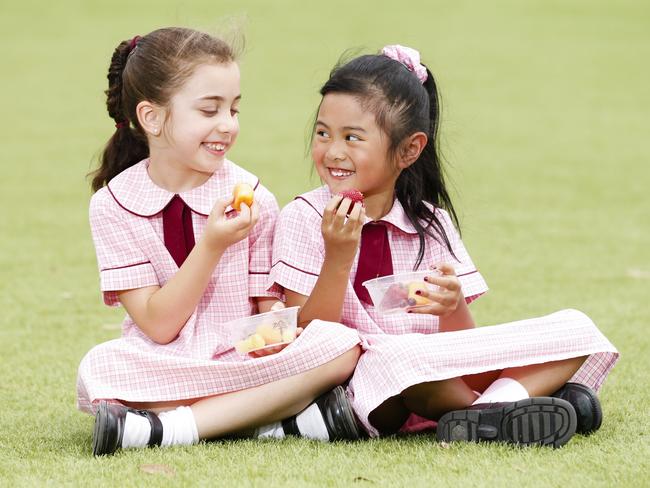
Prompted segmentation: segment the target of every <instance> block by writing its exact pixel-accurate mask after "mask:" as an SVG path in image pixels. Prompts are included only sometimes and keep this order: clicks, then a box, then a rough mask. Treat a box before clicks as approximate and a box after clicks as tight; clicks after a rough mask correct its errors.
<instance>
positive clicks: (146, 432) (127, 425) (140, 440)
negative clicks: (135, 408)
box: [122, 412, 151, 449]
mask: <svg viewBox="0 0 650 488" xmlns="http://www.w3.org/2000/svg"><path fill="white" fill-rule="evenodd" d="M150 437H151V424H150V423H149V419H147V417H143V416H142V415H138V414H137V413H131V412H127V413H126V419H125V420H124V435H123V437H122V449H128V448H129V447H145V446H146V445H147V444H148V443H149V438H150Z"/></svg>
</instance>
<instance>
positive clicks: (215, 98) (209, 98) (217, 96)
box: [198, 95, 241, 102]
mask: <svg viewBox="0 0 650 488" xmlns="http://www.w3.org/2000/svg"><path fill="white" fill-rule="evenodd" d="M198 100H199V101H201V100H215V101H217V102H223V101H225V100H226V99H225V98H224V97H222V96H220V95H206V96H205V97H201V98H199V99H198ZM239 100H241V95H237V96H236V97H235V100H234V101H235V102H237V101H239Z"/></svg>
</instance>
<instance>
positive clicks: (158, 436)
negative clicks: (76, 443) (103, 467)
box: [93, 400, 163, 456]
mask: <svg viewBox="0 0 650 488" xmlns="http://www.w3.org/2000/svg"><path fill="white" fill-rule="evenodd" d="M129 412H131V413H134V414H137V415H141V416H143V417H146V418H147V419H148V420H149V423H150V424H151V437H150V439H149V444H148V445H149V446H159V445H160V443H161V442H162V434H163V429H162V423H161V422H160V419H159V418H158V416H157V415H156V414H155V413H153V412H149V411H147V410H136V409H134V408H129V407H125V406H124V405H120V404H118V403H109V402H107V401H106V400H101V401H100V402H99V407H98V409H97V414H95V428H94V431H93V455H94V456H106V455H108V454H113V453H114V452H115V451H117V450H118V449H120V448H121V447H122V439H123V438H124V422H125V420H126V414H127V413H129Z"/></svg>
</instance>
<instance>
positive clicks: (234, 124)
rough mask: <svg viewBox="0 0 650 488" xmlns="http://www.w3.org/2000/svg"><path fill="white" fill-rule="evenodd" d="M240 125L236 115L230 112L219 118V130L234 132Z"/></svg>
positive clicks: (226, 132)
mask: <svg viewBox="0 0 650 488" xmlns="http://www.w3.org/2000/svg"><path fill="white" fill-rule="evenodd" d="M238 127H239V121H238V120H237V117H236V116H235V115H232V114H231V113H230V112H228V113H227V114H224V115H223V116H222V117H220V118H219V122H218V124H217V130H218V131H219V132H221V133H223V134H232V133H233V132H235V131H236V130H237V128H238Z"/></svg>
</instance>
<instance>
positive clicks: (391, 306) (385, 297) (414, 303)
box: [363, 270, 440, 313]
mask: <svg viewBox="0 0 650 488" xmlns="http://www.w3.org/2000/svg"><path fill="white" fill-rule="evenodd" d="M439 275H440V272H439V271H436V270H426V271H410V272H408V273H399V274H394V275H390V276H382V277H381V278H375V279H374V280H368V281H364V282H363V286H365V287H366V289H367V290H368V293H369V294H370V298H371V299H372V303H373V305H374V306H375V308H376V309H378V310H379V311H380V312H383V313H395V312H406V311H407V310H409V309H413V308H418V307H423V306H425V305H429V304H430V303H431V300H429V299H428V298H426V297H424V296H421V295H418V294H417V291H418V290H427V291H431V292H435V291H437V289H438V286H437V285H432V284H430V283H427V282H426V281H425V280H424V277H425V276H439Z"/></svg>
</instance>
